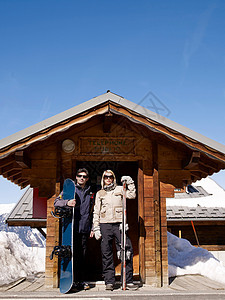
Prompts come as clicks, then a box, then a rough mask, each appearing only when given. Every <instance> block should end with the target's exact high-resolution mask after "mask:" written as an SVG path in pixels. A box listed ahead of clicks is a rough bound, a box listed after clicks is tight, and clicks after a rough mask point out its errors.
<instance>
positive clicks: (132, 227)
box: [76, 161, 139, 281]
mask: <svg viewBox="0 0 225 300" xmlns="http://www.w3.org/2000/svg"><path fill="white" fill-rule="evenodd" d="M79 168H86V169H87V170H88V171H89V173H90V180H89V184H90V185H91V188H92V191H93V192H97V191H98V190H100V189H101V178H102V174H103V172H104V171H105V170H108V169H109V170H112V171H113V172H114V173H115V175H116V179H117V184H118V185H121V177H122V176H123V175H129V176H131V177H132V178H133V180H134V182H135V186H136V189H137V174H138V162H129V161H126V162H124V161H122V162H121V161H82V162H81V161H77V162H76V169H79ZM137 195H138V190H137ZM127 222H128V225H129V232H128V234H129V237H130V239H131V242H132V245H133V250H134V274H136V275H139V251H138V197H136V199H132V200H131V199H130V200H129V199H127ZM100 243H101V242H100V241H96V240H95V238H93V239H89V241H88V250H87V268H88V271H87V274H88V277H89V278H87V280H94V281H95V280H102V262H101V249H100ZM114 254H116V251H115V249H114ZM114 263H115V267H116V275H120V261H119V260H118V259H117V257H116V255H114Z"/></svg>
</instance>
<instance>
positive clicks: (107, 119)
mask: <svg viewBox="0 0 225 300" xmlns="http://www.w3.org/2000/svg"><path fill="white" fill-rule="evenodd" d="M112 117H113V114H112V113H110V112H109V113H107V114H105V115H104V121H103V132H104V133H109V132H110V130H111V125H112Z"/></svg>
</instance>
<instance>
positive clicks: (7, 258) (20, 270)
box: [0, 231, 45, 286]
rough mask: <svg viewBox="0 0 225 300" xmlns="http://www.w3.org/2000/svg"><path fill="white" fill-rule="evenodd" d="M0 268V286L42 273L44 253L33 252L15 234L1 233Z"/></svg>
mask: <svg viewBox="0 0 225 300" xmlns="http://www.w3.org/2000/svg"><path fill="white" fill-rule="evenodd" d="M39 249H41V248H39ZM42 249H43V250H45V249H44V248H42ZM0 266H1V268H0V286H1V285H4V284H9V283H10V282H13V281H15V280H17V279H19V278H22V277H27V276H29V275H32V274H35V273H38V272H44V268H45V257H44V251H42V252H39V251H38V252H37V251H35V252H34V251H32V248H31V247H27V246H26V245H25V244H24V243H23V242H22V241H21V239H20V238H19V236H18V235H17V234H16V233H13V232H4V231H2V232H0Z"/></svg>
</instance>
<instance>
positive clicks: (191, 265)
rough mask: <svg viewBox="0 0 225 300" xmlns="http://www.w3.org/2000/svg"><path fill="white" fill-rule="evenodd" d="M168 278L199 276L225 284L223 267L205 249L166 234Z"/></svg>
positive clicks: (224, 268)
mask: <svg viewBox="0 0 225 300" xmlns="http://www.w3.org/2000/svg"><path fill="white" fill-rule="evenodd" d="M167 238H168V264H169V277H174V276H179V275H186V274H200V275H203V276H206V277H208V278H210V279H212V280H215V281H218V282H221V283H224V284H225V267H224V266H223V264H222V262H220V261H219V260H218V259H216V258H215V257H214V256H213V254H211V253H210V252H209V251H207V250H206V249H203V248H201V247H199V248H196V247H194V246H192V245H191V244H190V242H189V241H188V240H185V239H181V238H178V237H176V236H175V235H173V234H171V233H169V232H168V233H167Z"/></svg>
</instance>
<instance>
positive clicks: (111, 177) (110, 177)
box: [103, 175, 113, 179]
mask: <svg viewBox="0 0 225 300" xmlns="http://www.w3.org/2000/svg"><path fill="white" fill-rule="evenodd" d="M103 178H104V179H108V178H109V179H113V175H109V176H107V175H104V177H103Z"/></svg>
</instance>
